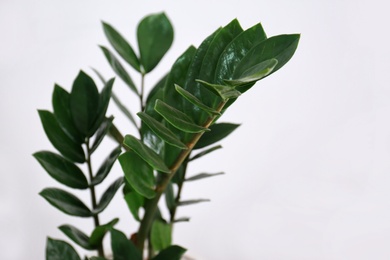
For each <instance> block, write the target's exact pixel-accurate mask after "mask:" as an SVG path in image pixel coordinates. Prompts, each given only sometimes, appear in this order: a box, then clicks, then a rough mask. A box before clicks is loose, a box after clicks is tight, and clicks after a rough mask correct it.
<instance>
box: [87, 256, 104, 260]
mask: <svg viewBox="0 0 390 260" xmlns="http://www.w3.org/2000/svg"><path fill="white" fill-rule="evenodd" d="M87 260H107V259H106V258H104V257H101V256H92V257H91V258H87Z"/></svg>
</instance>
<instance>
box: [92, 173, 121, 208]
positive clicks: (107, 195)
mask: <svg viewBox="0 0 390 260" xmlns="http://www.w3.org/2000/svg"><path fill="white" fill-rule="evenodd" d="M123 181H124V179H123V177H119V178H118V179H117V180H116V181H114V182H113V183H112V184H111V185H110V186H109V187H108V188H107V190H106V191H105V192H104V193H103V195H102V198H101V199H100V201H99V204H98V205H97V206H96V208H95V209H94V211H93V213H94V214H98V213H100V212H102V211H103V210H104V209H105V208H106V207H107V206H108V204H109V203H110V201H111V200H112V198H113V197H114V196H115V193H116V192H117V191H118V189H119V188H120V187H121V186H122V184H123Z"/></svg>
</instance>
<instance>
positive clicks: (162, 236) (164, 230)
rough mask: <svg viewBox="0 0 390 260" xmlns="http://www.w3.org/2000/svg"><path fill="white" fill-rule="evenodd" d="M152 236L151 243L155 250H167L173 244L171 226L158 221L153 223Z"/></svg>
mask: <svg viewBox="0 0 390 260" xmlns="http://www.w3.org/2000/svg"><path fill="white" fill-rule="evenodd" d="M150 236H151V237H150V242H151V243H152V246H153V249H154V250H156V251H161V250H163V249H165V248H167V247H168V246H170V245H171V243H172V229H171V225H169V224H167V223H165V222H163V221H161V220H158V219H156V220H155V221H154V222H153V225H152V228H151V231H150Z"/></svg>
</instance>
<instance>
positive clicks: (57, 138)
mask: <svg viewBox="0 0 390 260" xmlns="http://www.w3.org/2000/svg"><path fill="white" fill-rule="evenodd" d="M38 113H39V117H40V118H41V122H42V125H43V129H44V130H45V133H46V136H47V138H49V140H50V142H51V143H52V145H53V146H54V147H55V148H56V149H57V150H58V151H59V152H60V153H61V154H62V155H63V156H65V157H66V158H68V159H69V160H71V161H73V162H78V163H83V162H85V155H84V150H83V148H82V147H81V144H78V143H76V142H75V141H73V140H72V139H71V138H70V137H69V136H68V135H67V134H65V132H64V131H63V130H62V128H61V127H60V125H59V123H58V121H57V119H56V118H55V116H54V115H53V114H52V113H51V112H49V111H46V110H38Z"/></svg>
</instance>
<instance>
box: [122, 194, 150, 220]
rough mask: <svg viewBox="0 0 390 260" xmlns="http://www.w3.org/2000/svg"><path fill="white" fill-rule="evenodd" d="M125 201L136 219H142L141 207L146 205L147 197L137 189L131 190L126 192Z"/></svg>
mask: <svg viewBox="0 0 390 260" xmlns="http://www.w3.org/2000/svg"><path fill="white" fill-rule="evenodd" d="M125 201H126V204H127V207H128V208H129V210H130V212H131V214H132V215H133V217H134V219H135V220H137V221H141V219H140V218H139V209H140V208H142V206H143V205H144V201H145V198H144V197H143V196H142V195H141V194H139V193H138V192H136V191H135V190H131V191H129V192H126V193H125Z"/></svg>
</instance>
